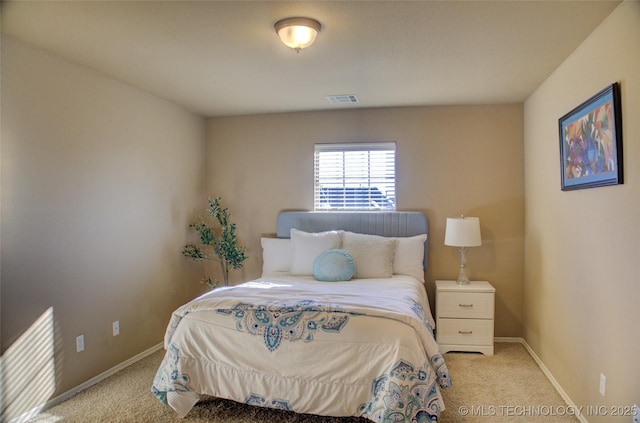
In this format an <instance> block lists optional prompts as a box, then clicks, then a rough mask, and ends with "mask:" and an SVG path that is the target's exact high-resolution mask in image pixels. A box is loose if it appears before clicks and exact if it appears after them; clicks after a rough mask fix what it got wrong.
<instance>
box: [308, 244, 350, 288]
mask: <svg viewBox="0 0 640 423" xmlns="http://www.w3.org/2000/svg"><path fill="white" fill-rule="evenodd" d="M355 271H356V263H355V261H354V260H353V257H352V256H351V254H349V252H348V251H345V250H338V249H330V250H326V251H323V252H322V253H321V254H320V255H319V256H318V257H317V258H316V259H315V261H314V262H313V277H314V278H316V279H317V280H319V281H322V282H339V281H348V280H349V279H351V278H352V277H353V274H354V273H355Z"/></svg>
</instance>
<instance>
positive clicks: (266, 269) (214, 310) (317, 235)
mask: <svg viewBox="0 0 640 423" xmlns="http://www.w3.org/2000/svg"><path fill="white" fill-rule="evenodd" d="M427 233H428V222H427V219H426V217H425V216H424V214H422V213H417V212H393V213H390V212H384V213H371V212H362V213H341V212H325V213H323V212H320V213H318V212H283V213H281V214H280V215H279V216H278V221H277V237H276V238H266V237H265V238H262V240H261V241H262V247H263V272H262V276H261V277H260V278H258V279H256V280H253V281H249V282H246V283H243V284H240V285H236V286H231V287H222V288H218V289H216V290H213V291H211V292H209V293H206V294H204V295H202V296H200V297H199V298H196V299H195V300H193V301H191V302H189V303H187V304H185V305H183V306H181V307H180V308H178V309H177V310H176V311H175V312H174V313H173V314H172V317H171V321H170V323H169V325H168V327H167V331H166V334H165V340H164V346H165V349H166V354H165V356H164V359H163V361H162V364H161V365H160V367H159V369H158V371H157V374H156V377H155V379H154V382H153V386H152V388H151V390H152V392H153V393H154V394H155V395H156V397H158V399H160V401H162V402H163V403H165V404H168V405H169V406H170V407H172V408H173V409H174V410H175V411H176V413H177V414H178V415H179V416H180V417H184V416H186V415H187V414H188V412H189V410H190V409H191V408H192V407H193V406H194V405H195V403H196V402H197V401H198V400H199V399H200V397H201V395H211V396H215V397H220V398H227V399H231V400H234V401H238V402H241V403H246V404H250V405H256V406H262V407H273V408H280V409H286V410H291V411H294V412H297V413H309V414H317V415H324V416H361V417H364V418H366V419H369V420H371V421H375V422H387V421H394V422H395V421H407V422H409V421H411V422H423V421H435V420H437V419H438V416H439V414H440V412H441V411H442V410H444V403H443V401H442V397H441V394H440V389H441V388H446V387H448V386H450V384H451V380H450V376H449V372H448V369H447V366H446V363H445V361H444V359H443V356H442V355H441V354H440V352H439V349H438V345H437V343H436V341H435V339H434V336H433V330H434V328H435V323H434V321H433V317H432V315H431V311H430V309H429V301H428V299H427V294H426V290H425V288H424V268H425V266H426V263H427V259H426V257H427Z"/></svg>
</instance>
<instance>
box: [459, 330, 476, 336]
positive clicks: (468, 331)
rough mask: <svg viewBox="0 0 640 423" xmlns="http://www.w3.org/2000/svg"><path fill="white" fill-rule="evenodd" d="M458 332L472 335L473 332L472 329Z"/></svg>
mask: <svg viewBox="0 0 640 423" xmlns="http://www.w3.org/2000/svg"><path fill="white" fill-rule="evenodd" d="M458 333H459V334H460V335H471V334H472V333H473V331H472V330H459V331H458Z"/></svg>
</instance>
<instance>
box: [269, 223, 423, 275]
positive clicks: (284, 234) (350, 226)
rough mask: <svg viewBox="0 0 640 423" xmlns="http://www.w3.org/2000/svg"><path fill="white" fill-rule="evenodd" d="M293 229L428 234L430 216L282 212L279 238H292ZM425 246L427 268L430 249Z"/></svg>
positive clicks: (382, 234) (402, 235)
mask: <svg viewBox="0 0 640 423" xmlns="http://www.w3.org/2000/svg"><path fill="white" fill-rule="evenodd" d="M291 228H295V229H299V230H301V231H305V232H322V231H330V230H344V231H351V232H357V233H361V234H370V235H380V236H398V237H406V236H415V235H421V234H427V235H428V234H429V222H428V220H427V216H425V215H424V214H423V213H420V212H282V213H280V214H279V215H278V222H277V236H278V238H289V236H290V232H291ZM428 244H429V238H428V236H427V241H426V242H425V243H424V259H423V263H424V268H425V269H426V268H427V246H428Z"/></svg>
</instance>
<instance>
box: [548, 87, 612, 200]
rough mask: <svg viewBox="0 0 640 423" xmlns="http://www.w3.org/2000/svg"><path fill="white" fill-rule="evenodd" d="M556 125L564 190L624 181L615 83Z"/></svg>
mask: <svg viewBox="0 0 640 423" xmlns="http://www.w3.org/2000/svg"><path fill="white" fill-rule="evenodd" d="M558 126H559V129H560V172H561V183H562V190H563V191H568V190H574V189H583V188H593V187H601V186H605V185H617V184H621V183H622V182H623V181H622V179H623V173H622V116H621V111H620V86H619V84H618V83H617V82H616V83H613V84H611V85H609V86H608V87H607V88H605V89H604V90H602V91H600V92H599V93H597V94H596V95H594V96H593V97H591V98H590V99H588V100H587V101H585V102H584V103H582V104H580V105H579V106H578V107H576V108H575V109H573V110H571V111H570V112H569V113H567V114H566V115H564V116H562V117H561V118H560V119H559V120H558Z"/></svg>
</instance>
